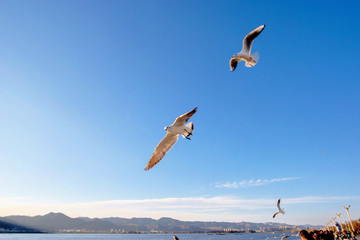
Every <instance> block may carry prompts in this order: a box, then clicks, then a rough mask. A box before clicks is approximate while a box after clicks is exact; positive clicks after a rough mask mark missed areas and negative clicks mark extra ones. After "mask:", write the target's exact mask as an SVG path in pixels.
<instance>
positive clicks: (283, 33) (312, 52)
mask: <svg viewBox="0 0 360 240" xmlns="http://www.w3.org/2000/svg"><path fill="white" fill-rule="evenodd" d="M359 6H360V3H358V2H356V1H348V2H342V3H335V2H334V3H329V2H327V3H326V4H324V3H322V2H311V4H310V2H306V1H305V2H269V1H257V2H255V3H254V2H246V1H222V2H219V1H215V0H214V1H202V0H199V1H195V2H194V1H181V2H177V1H172V2H168V1H160V0H150V1H142V0H136V1H112V0H110V1H106V2H101V1H95V0H91V1H86V4H84V2H82V1H70V0H65V1H51V2H49V1H43V0H38V1H31V2H29V1H23V0H20V1H8V0H6V1H1V2H0V11H1V14H0V21H1V23H2V24H1V25H0V34H1V46H0V66H1V71H0V79H1V80H0V82H1V88H0V108H1V111H0V119H1V124H0V132H1V134H0V159H1V160H0V164H1V168H0V174H1V177H2V182H3V184H2V187H1V190H2V191H1V196H0V216H7V215H31V216H34V215H43V214H47V213H49V212H62V213H64V214H66V215H68V216H70V217H78V216H86V217H126V218H131V217H151V218H154V219H158V218H161V217H171V218H175V219H179V220H200V221H235V222H241V221H249V222H271V221H275V222H282V223H288V224H296V225H299V224H316V225H321V224H322V225H325V224H326V222H327V221H328V220H329V219H330V218H331V217H334V216H335V213H338V212H343V209H342V207H341V206H342V205H349V204H350V205H351V208H350V213H351V216H352V218H353V219H358V218H359V217H360V208H359V206H360V194H359V186H358V184H357V183H358V182H360V181H359V180H360V176H359V171H358V170H359V169H360V163H359V157H360V149H359V134H360V127H359V126H360V125H359V122H360V112H359V102H360V95H359V92H360V81H359V77H360V72H359V71H360V68H359V60H358V55H359V54H360V46H359V44H358V39H359V38H360V32H359V31H355V30H354V29H357V27H358V23H359V18H358V10H359ZM262 24H266V28H265V29H264V31H263V32H262V33H261V35H260V36H259V37H258V38H257V39H256V40H255V41H254V45H253V47H252V51H253V52H256V51H258V52H259V53H260V60H259V62H258V64H257V65H256V66H254V67H253V68H246V67H244V63H243V62H241V63H239V65H238V66H237V69H236V71H234V72H230V70H229V59H230V58H231V57H232V55H233V54H234V53H235V52H238V51H240V50H241V47H242V39H243V37H244V36H245V35H246V34H247V33H249V32H250V31H251V30H253V29H254V28H256V27H258V26H260V25H262ZM175 86H176V87H175ZM194 107H198V111H197V113H196V114H195V115H194V116H193V117H192V119H191V121H192V122H194V125H195V132H194V134H193V136H192V138H191V139H192V140H191V141H187V140H186V139H185V140H184V139H179V141H178V142H177V144H176V145H175V146H174V147H173V149H171V150H170V151H169V152H168V153H167V155H166V156H165V157H164V159H163V160H161V162H160V163H158V164H157V165H156V166H155V167H154V168H153V169H151V170H150V171H148V172H145V171H144V170H143V169H144V167H145V166H146V163H147V162H148V160H149V159H150V157H151V154H152V152H153V150H154V147H155V146H156V144H157V143H158V142H159V141H160V140H161V139H162V138H163V137H164V135H165V132H164V130H163V129H164V126H168V125H169V124H171V123H172V122H173V121H174V119H175V118H176V117H177V116H179V115H180V114H182V113H185V112H187V111H189V110H191V109H193V108H194ZM278 198H281V202H282V207H284V208H285V209H286V214H285V215H279V216H277V217H276V218H275V219H273V218H272V214H273V213H274V212H275V211H276V201H277V199H278ZM342 217H343V221H346V220H347V218H346V215H345V213H343V214H342Z"/></svg>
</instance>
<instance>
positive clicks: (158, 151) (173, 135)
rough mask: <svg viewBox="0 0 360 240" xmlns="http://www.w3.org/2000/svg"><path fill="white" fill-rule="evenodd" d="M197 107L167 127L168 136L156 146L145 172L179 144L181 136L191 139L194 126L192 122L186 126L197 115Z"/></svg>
mask: <svg viewBox="0 0 360 240" xmlns="http://www.w3.org/2000/svg"><path fill="white" fill-rule="evenodd" d="M196 111H197V107H196V108H194V109H193V110H191V111H190V112H187V113H185V114H183V115H181V116H179V117H177V118H176V119H175V122H174V123H173V124H172V125H170V126H168V127H165V128H164V129H165V131H167V134H166V136H165V137H164V138H163V140H161V142H160V143H159V144H158V145H157V146H156V148H155V151H154V153H153V155H152V156H151V158H150V161H149V162H148V164H147V165H146V167H145V169H144V170H145V171H146V170H149V169H151V168H152V167H154V166H155V165H156V164H157V163H158V162H160V160H161V159H162V158H163V157H164V156H165V154H166V153H167V152H168V151H169V150H170V149H171V148H172V146H173V145H174V144H175V143H176V142H177V140H178V138H179V135H180V134H181V136H182V137H183V138H186V139H189V140H190V138H189V136H190V135H192V133H193V132H194V124H193V123H192V122H190V123H188V124H186V125H185V126H184V124H185V123H187V121H189V119H190V118H191V117H192V115H194V113H196Z"/></svg>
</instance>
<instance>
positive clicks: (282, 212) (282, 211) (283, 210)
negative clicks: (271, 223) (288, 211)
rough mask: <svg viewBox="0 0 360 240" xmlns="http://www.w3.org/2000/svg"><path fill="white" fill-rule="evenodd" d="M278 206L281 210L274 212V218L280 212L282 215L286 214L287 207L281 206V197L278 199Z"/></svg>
mask: <svg viewBox="0 0 360 240" xmlns="http://www.w3.org/2000/svg"><path fill="white" fill-rule="evenodd" d="M277 208H278V209H279V210H278V211H277V212H276V213H274V215H273V218H274V217H275V216H276V215H278V214H279V213H281V214H282V215H284V214H285V208H283V209H281V208H280V198H279V200H278V201H277Z"/></svg>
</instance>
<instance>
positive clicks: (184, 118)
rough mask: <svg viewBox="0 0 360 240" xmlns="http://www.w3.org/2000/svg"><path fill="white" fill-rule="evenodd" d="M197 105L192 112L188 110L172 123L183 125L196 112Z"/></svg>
mask: <svg viewBox="0 0 360 240" xmlns="http://www.w3.org/2000/svg"><path fill="white" fill-rule="evenodd" d="M196 111H197V107H196V108H194V109H193V110H191V111H190V112H187V113H185V114H183V115H181V116H179V117H177V118H176V119H175V122H174V123H173V124H172V125H173V126H183V125H184V124H185V123H187V121H189V119H190V118H191V117H192V115H194V113H196Z"/></svg>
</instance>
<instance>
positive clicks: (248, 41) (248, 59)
mask: <svg viewBox="0 0 360 240" xmlns="http://www.w3.org/2000/svg"><path fill="white" fill-rule="evenodd" d="M264 28H265V25H261V26H260V27H257V28H255V29H254V30H253V31H251V32H250V33H249V34H248V35H246V37H245V38H244V40H243V48H242V50H241V52H239V53H237V54H235V55H234V56H233V57H232V58H231V59H230V63H229V64H230V71H234V70H235V68H236V66H237V64H238V63H239V62H240V61H242V60H243V61H245V66H246V67H253V66H255V65H256V63H257V62H258V60H259V53H258V52H255V53H253V54H251V55H250V52H251V45H252V42H253V41H254V39H255V38H256V37H257V36H259V34H260V33H261V32H262V31H263V30H264Z"/></svg>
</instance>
